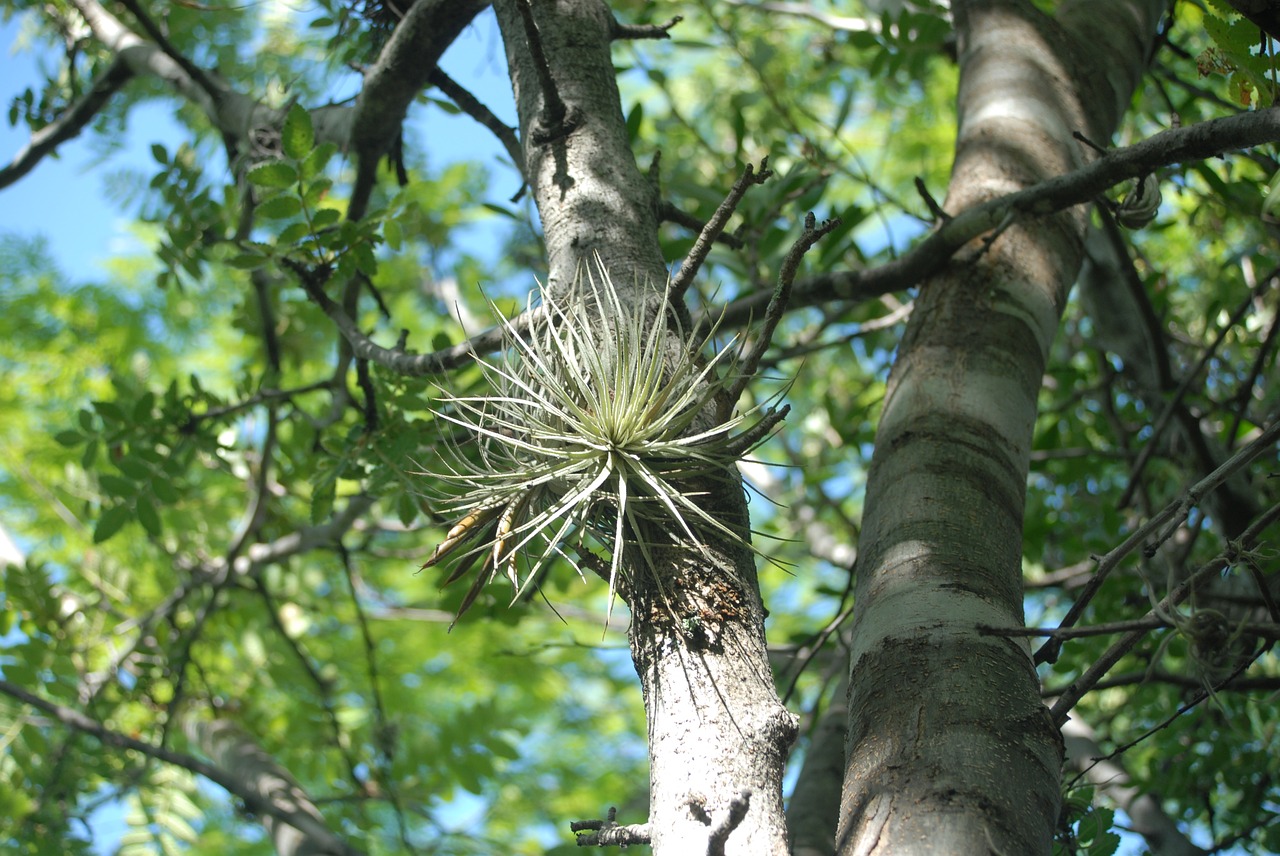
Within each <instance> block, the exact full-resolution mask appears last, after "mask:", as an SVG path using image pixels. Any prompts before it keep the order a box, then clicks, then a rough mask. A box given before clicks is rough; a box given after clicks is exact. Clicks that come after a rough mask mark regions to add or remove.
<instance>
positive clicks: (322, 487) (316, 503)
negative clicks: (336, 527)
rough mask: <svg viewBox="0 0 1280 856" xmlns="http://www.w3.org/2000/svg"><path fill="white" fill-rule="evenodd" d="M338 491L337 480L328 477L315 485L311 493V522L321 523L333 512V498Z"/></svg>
mask: <svg viewBox="0 0 1280 856" xmlns="http://www.w3.org/2000/svg"><path fill="white" fill-rule="evenodd" d="M337 491H338V480H337V479H336V478H328V479H325V480H323V481H322V482H320V484H318V485H316V487H315V490H314V491H312V493H311V522H312V523H313V524H319V523H323V522H325V521H326V520H328V519H329V517H330V515H332V514H333V498H334V496H335V495H336V494H337Z"/></svg>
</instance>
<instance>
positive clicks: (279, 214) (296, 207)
mask: <svg viewBox="0 0 1280 856" xmlns="http://www.w3.org/2000/svg"><path fill="white" fill-rule="evenodd" d="M301 211H302V200H301V199H299V198H298V197H296V196H273V197H271V198H270V199H268V200H267V201H266V202H264V203H262V204H261V205H259V206H258V214H260V215H261V216H263V217H265V218H267V219H268V220H283V219H285V218H287V217H296V216H297V215H298V214H299V213H300V212H301Z"/></svg>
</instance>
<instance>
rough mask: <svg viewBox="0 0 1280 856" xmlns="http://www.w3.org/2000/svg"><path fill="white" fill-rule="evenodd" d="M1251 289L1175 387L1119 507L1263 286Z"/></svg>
mask: <svg viewBox="0 0 1280 856" xmlns="http://www.w3.org/2000/svg"><path fill="white" fill-rule="evenodd" d="M1264 284H1265V282H1264V283H1259V286H1258V287H1256V288H1254V289H1251V290H1250V292H1249V296H1248V297H1246V298H1245V300H1244V301H1243V302H1242V303H1241V304H1240V305H1239V306H1238V307H1236V310H1235V312H1232V313H1231V317H1230V318H1228V319H1227V323H1226V324H1223V325H1222V329H1221V330H1219V331H1218V334H1217V335H1216V336H1214V338H1213V341H1212V342H1210V343H1209V346H1208V347H1207V348H1205V349H1204V353H1202V354H1201V355H1200V359H1199V360H1197V361H1196V364H1195V365H1194V366H1192V367H1191V369H1190V370H1189V371H1188V372H1187V373H1186V375H1185V376H1184V377H1183V379H1182V383H1180V384H1178V388H1177V389H1176V390H1175V391H1174V393H1173V397H1172V398H1170V399H1169V400H1168V402H1166V403H1165V406H1164V409H1163V410H1162V411H1161V412H1160V416H1159V418H1158V419H1156V423H1155V426H1154V427H1153V428H1152V429H1151V436H1150V437H1149V438H1148V439H1147V444H1146V445H1145V446H1143V447H1142V451H1141V452H1139V453H1138V460H1137V461H1135V462H1134V464H1133V470H1132V471H1131V472H1130V473H1129V484H1128V486H1127V487H1126V488H1125V491H1124V494H1123V495H1122V496H1121V497H1120V501H1119V507H1120V508H1125V507H1126V506H1128V505H1129V503H1130V502H1131V501H1132V500H1133V493H1134V491H1135V490H1137V486H1138V483H1139V480H1140V479H1141V478H1142V471H1143V470H1145V469H1146V467H1147V462H1148V461H1149V460H1151V455H1152V453H1153V452H1154V451H1155V449H1156V446H1157V445H1158V443H1157V441H1158V440H1159V438H1160V436H1161V435H1162V434H1163V433H1164V431H1165V429H1166V428H1167V427H1168V425H1169V423H1170V421H1172V419H1173V416H1174V414H1176V413H1178V412H1179V409H1180V408H1181V405H1182V399H1183V396H1185V395H1186V394H1187V392H1188V391H1190V389H1191V384H1192V383H1193V382H1194V381H1195V379H1196V378H1197V377H1198V376H1199V374H1200V371H1201V370H1202V369H1203V368H1204V367H1205V366H1206V365H1208V363H1209V360H1211V359H1213V356H1214V354H1216V353H1217V352H1218V348H1219V346H1221V345H1222V343H1223V342H1224V341H1225V340H1226V338H1227V334H1228V333H1230V332H1231V331H1232V330H1233V329H1234V328H1235V326H1236V325H1237V324H1239V323H1240V321H1241V320H1242V319H1243V318H1244V316H1245V313H1247V312H1248V311H1249V307H1250V306H1252V305H1253V301H1254V300H1255V299H1256V298H1257V296H1258V294H1259V293H1260V292H1261V286H1262V285H1264Z"/></svg>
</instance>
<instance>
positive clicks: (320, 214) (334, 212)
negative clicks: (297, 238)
mask: <svg viewBox="0 0 1280 856" xmlns="http://www.w3.org/2000/svg"><path fill="white" fill-rule="evenodd" d="M341 218H342V212H341V211H339V210H338V209H336V208H321V209H320V210H319V211H317V212H316V213H315V216H313V217H312V218H311V225H312V227H313V228H315V229H324V228H326V227H328V226H332V225H333V224H334V223H337V222H338V220H340V219H341Z"/></svg>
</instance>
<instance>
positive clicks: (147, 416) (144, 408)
mask: <svg viewBox="0 0 1280 856" xmlns="http://www.w3.org/2000/svg"><path fill="white" fill-rule="evenodd" d="M155 406H156V395H155V393H154V392H151V391H147V392H144V393H143V394H142V396H141V397H140V398H139V399H138V401H137V403H136V404H134V405H133V421H134V422H136V423H142V422H149V421H150V420H151V411H152V410H153V409H154V408H155Z"/></svg>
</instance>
